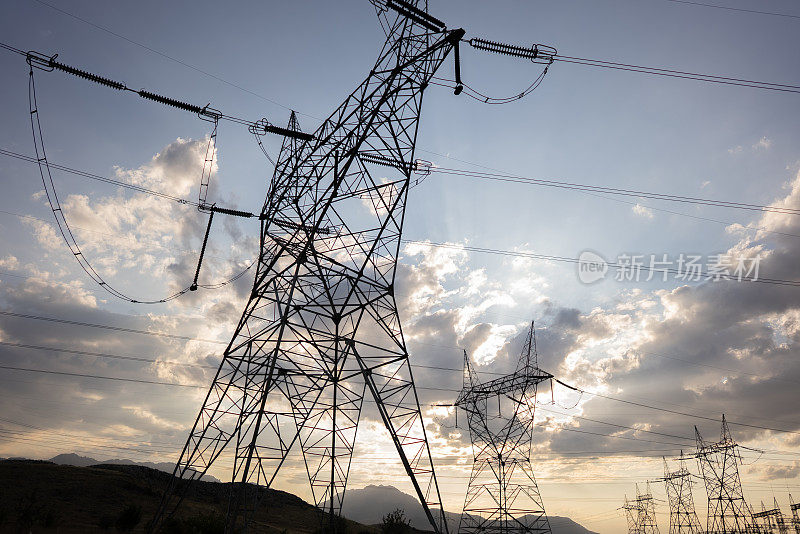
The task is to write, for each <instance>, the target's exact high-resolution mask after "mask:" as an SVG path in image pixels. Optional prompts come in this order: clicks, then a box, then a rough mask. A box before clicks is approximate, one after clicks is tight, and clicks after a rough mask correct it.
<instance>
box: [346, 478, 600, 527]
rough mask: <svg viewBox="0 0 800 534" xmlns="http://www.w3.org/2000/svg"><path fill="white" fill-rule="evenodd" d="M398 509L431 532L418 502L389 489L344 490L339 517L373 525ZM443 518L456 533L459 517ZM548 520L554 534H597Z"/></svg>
mask: <svg viewBox="0 0 800 534" xmlns="http://www.w3.org/2000/svg"><path fill="white" fill-rule="evenodd" d="M398 508H399V509H401V510H403V512H404V513H405V516H406V518H407V519H408V520H409V522H410V524H411V526H412V527H414V528H416V529H420V530H424V529H428V528H430V527H429V524H428V519H427V517H426V516H425V512H424V511H423V509H422V505H420V504H419V500H418V499H417V498H416V497H414V496H412V495H409V494H408V493H405V492H403V491H402V490H400V489H398V488H396V487H395V486H391V485H379V484H369V485H367V486H365V487H363V488H359V489H350V490H347V493H346V495H345V499H344V506H343V508H342V515H343V516H344V517H346V518H347V519H350V520H351V521H356V522H358V523H363V524H365V525H375V524H379V523H380V522H381V519H382V518H383V516H385V515H386V514H388V513H390V512H392V511H394V510H396V509H398ZM445 517H446V519H447V525H448V528H449V529H450V532H457V531H458V522H459V520H460V519H461V514H460V513H455V512H448V511H447V510H445ZM548 518H549V520H550V526H551V528H552V532H553V534H597V533H596V532H593V531H591V530H588V529H587V528H585V527H584V526H583V525H581V524H579V523H577V522H576V521H574V520H572V519H570V518H569V517H562V516H553V515H551V516H548Z"/></svg>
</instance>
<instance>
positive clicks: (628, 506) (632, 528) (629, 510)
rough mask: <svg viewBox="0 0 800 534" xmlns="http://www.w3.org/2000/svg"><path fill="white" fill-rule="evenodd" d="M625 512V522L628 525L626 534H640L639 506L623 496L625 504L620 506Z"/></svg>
mask: <svg viewBox="0 0 800 534" xmlns="http://www.w3.org/2000/svg"><path fill="white" fill-rule="evenodd" d="M622 510H624V512H625V521H626V523H627V524H628V534H642V531H641V530H640V529H639V515H640V514H639V504H638V503H637V502H636V501H633V502H631V501H629V500H628V496H627V495H625V504H623V505H622Z"/></svg>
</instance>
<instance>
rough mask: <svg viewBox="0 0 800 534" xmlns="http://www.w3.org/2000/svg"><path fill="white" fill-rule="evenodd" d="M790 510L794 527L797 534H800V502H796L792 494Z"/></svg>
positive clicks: (790, 496)
mask: <svg viewBox="0 0 800 534" xmlns="http://www.w3.org/2000/svg"><path fill="white" fill-rule="evenodd" d="M789 509H791V511H792V526H793V527H794V531H795V534H800V502H797V503H796V502H794V499H792V495H791V494H789Z"/></svg>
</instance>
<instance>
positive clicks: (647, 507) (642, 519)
mask: <svg viewBox="0 0 800 534" xmlns="http://www.w3.org/2000/svg"><path fill="white" fill-rule="evenodd" d="M636 505H637V508H638V517H637V521H636V523H637V525H638V526H637V530H638V532H639V533H640V534H658V523H656V503H655V499H654V498H653V493H652V492H651V491H650V483H649V482H648V483H647V491H645V492H644V493H640V492H639V485H638V484H637V485H636Z"/></svg>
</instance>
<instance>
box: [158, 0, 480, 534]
mask: <svg viewBox="0 0 800 534" xmlns="http://www.w3.org/2000/svg"><path fill="white" fill-rule="evenodd" d="M373 4H374V5H375V7H376V11H377V13H378V17H379V18H380V21H381V24H382V26H383V29H384V31H385V32H386V35H387V39H386V43H385V45H384V46H383V49H382V50H381V53H380V55H379V57H378V60H377V61H376V63H375V65H374V67H373V68H372V69H371V70H370V73H369V75H368V76H367V78H366V79H365V80H364V81H363V82H362V83H361V84H360V85H359V86H358V87H357V88H356V89H355V90H354V91H353V92H352V93H351V94H350V96H348V97H347V99H346V100H345V101H344V103H342V105H341V106H339V107H338V108H337V109H336V110H335V111H334V112H333V113H332V114H331V115H330V117H329V118H328V119H327V120H326V121H324V123H323V124H322V125H321V126H320V127H319V128H318V129H317V130H316V131H315V132H314V136H313V139H310V140H309V139H299V138H296V137H287V138H286V140H285V141H284V143H283V146H282V148H281V151H280V154H279V158H278V161H277V164H276V166H275V172H274V175H273V178H272V182H271V184H270V186H269V189H268V194H267V198H266V201H265V203H264V207H263V210H262V212H261V216H260V219H261V221H262V222H261V247H260V255H259V260H258V270H257V272H256V276H255V281H254V284H253V288H252V290H251V292H250V298H249V301H248V303H247V305H246V307H245V310H244V313H243V314H242V317H241V319H240V321H239V323H238V325H237V326H236V329H235V331H234V333H233V337H232V339H231V341H230V344H229V345H228V347H227V348H226V350H225V352H224V353H223V357H222V362H221V364H220V367H219V370H218V371H217V374H216V376H215V378H214V382H213V384H212V386H211V388H210V390H209V392H208V394H207V396H206V398H205V401H204V402H203V406H202V408H201V409H200V413H199V415H198V416H197V419H196V421H195V423H194V426H193V427H192V430H191V432H190V433H189V437H188V439H187V441H186V445H185V446H184V448H183V451H182V453H181V456H180V459H179V461H178V463H177V465H176V468H175V473H174V477H173V482H172V484H171V485H170V487H169V489H168V491H167V493H166V494H165V497H164V499H163V502H162V505H161V508H160V511H159V512H158V514H157V516H156V518H155V520H154V522H153V523H152V524H151V527H150V528H151V530H156V529H157V528H158V527H159V524H160V523H161V522H163V520H164V519H165V518H166V517H168V516H170V515H171V514H172V513H174V511H175V509H176V508H177V506H178V504H179V503H180V500H181V498H182V495H183V492H185V488H186V486H187V484H185V483H183V481H182V479H190V480H193V479H197V478H199V477H200V476H202V475H203V474H205V473H206V472H207V471H208V470H209V468H210V467H211V466H212V465H213V464H214V463H215V462H218V461H219V460H220V459H221V458H225V457H226V456H227V457H229V458H230V459H232V460H233V468H232V478H231V480H232V482H233V483H234V484H233V486H232V487H233V489H232V492H231V495H230V500H229V504H228V512H227V518H226V529H227V530H226V531H227V532H233V531H234V530H237V529H240V528H244V529H247V527H248V525H250V524H252V520H253V512H254V510H255V508H256V505H257V504H258V501H259V497H260V495H262V494H263V487H265V486H267V487H268V486H270V485H271V484H272V483H273V481H274V480H275V477H276V475H277V473H278V470H279V469H280V468H281V466H282V465H283V464H284V462H285V461H286V457H287V455H288V453H289V451H290V449H292V448H293V446H295V445H296V444H299V446H300V448H301V450H302V453H303V458H304V461H305V465H306V470H307V473H308V478H309V480H310V483H311V491H312V494H313V498H314V500H315V502H316V504H317V505H318V506H319V507H320V508H321V509H323V510H324V511H325V512H326V513H327V514H328V517H329V520H330V524H331V527H332V529H333V530H335V529H336V522H335V518H336V517H337V516H339V515H340V513H341V509H342V501H343V498H344V493H345V486H346V483H347V476H348V473H349V469H350V462H351V458H352V453H353V448H354V445H355V439H356V429H357V427H358V422H359V416H360V413H361V408H362V405H363V401H364V396H365V394H367V392H368V394H369V396H370V397H371V398H372V399H373V400H374V401H375V403H376V404H377V411H378V413H379V415H380V418H381V420H382V421H383V424H384V425H385V426H386V429H387V430H388V432H389V435H390V436H391V439H392V440H393V442H394V445H395V448H396V450H397V453H398V455H399V459H400V461H401V462H402V464H403V466H404V468H405V470H406V472H407V474H408V476H409V478H410V480H411V484H412V485H413V488H414V491H415V493H416V495H417V497H418V498H419V500H420V502H421V503H422V506H423V508H424V511H425V513H426V515H427V517H428V520H429V521H430V523H431V526H432V528H433V529H434V530H435V531H436V532H437V533H439V532H447V524H446V522H445V521H444V511H443V508H442V502H441V496H440V492H439V487H438V483H437V480H436V476H435V473H434V466H433V461H432V458H431V453H430V448H429V445H428V441H427V437H426V434H425V426H424V423H423V419H422V412H421V410H420V403H419V399H418V396H417V391H416V389H415V386H414V380H413V377H412V374H411V367H410V365H409V358H408V351H407V349H406V344H405V340H404V338H403V331H402V329H401V326H400V320H399V317H398V312H397V305H396V302H395V292H394V291H395V285H394V280H395V271H396V260H397V254H398V250H399V245H400V236H401V232H402V229H403V217H404V212H405V204H406V197H407V194H408V189H409V183H410V178H411V173H412V172H413V170H414V167H415V163H414V162H415V160H414V155H415V154H414V148H415V142H416V137H417V128H418V120H419V114H420V108H421V104H422V95H423V92H424V90H425V88H426V87H427V86H428V84H429V81H430V80H431V77H432V76H433V75H434V73H435V72H436V70H437V69H438V68H439V66H440V65H441V64H442V62H443V60H444V59H445V57H446V56H447V55H448V53H449V52H450V51H451V50H452V49H453V47H454V46H456V45H457V44H458V42H459V41H460V39H461V38H462V37H463V35H464V31H463V30H447V29H446V27H445V25H444V23H442V22H441V21H439V20H437V19H435V18H434V17H432V16H430V15H428V14H427V12H426V11H425V10H424V9H421V8H419V7H417V5H418V4H422V5H423V8H424V6H425V4H426V3H425V2H418V1H403V0H388V1H387V2H386V3H381V2H377V1H375V2H373ZM297 129H298V125H297V120H296V117H295V116H294V114H293V115H292V117H291V120H290V123H289V130H297ZM378 166H380V167H378ZM228 446H231V447H232V448H233V450H232V451H230V450H229V449H228V448H227V447H228ZM229 451H230V452H229ZM223 452H226V453H227V454H226V455H224V454H223Z"/></svg>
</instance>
